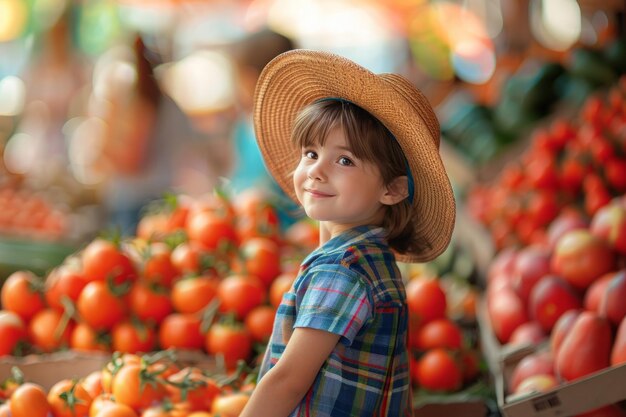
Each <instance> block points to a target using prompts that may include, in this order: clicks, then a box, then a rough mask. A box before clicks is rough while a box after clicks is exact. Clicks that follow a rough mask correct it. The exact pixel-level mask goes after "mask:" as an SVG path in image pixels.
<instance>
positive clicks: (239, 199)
mask: <svg viewBox="0 0 626 417" xmlns="http://www.w3.org/2000/svg"><path fill="white" fill-rule="evenodd" d="M233 209H234V211H235V215H236V216H237V223H236V228H237V234H238V235H239V239H240V240H241V241H242V242H243V241H245V240H248V239H250V238H253V237H264V238H268V239H271V240H273V241H274V242H277V243H278V242H279V240H280V224H279V221H278V214H277V213H276V209H275V208H274V206H273V205H272V204H271V202H270V199H269V196H268V195H267V194H266V193H265V192H264V191H261V190H260V189H255V188H248V189H246V190H244V191H242V192H240V193H238V194H237V195H236V196H235V197H234V199H233Z"/></svg>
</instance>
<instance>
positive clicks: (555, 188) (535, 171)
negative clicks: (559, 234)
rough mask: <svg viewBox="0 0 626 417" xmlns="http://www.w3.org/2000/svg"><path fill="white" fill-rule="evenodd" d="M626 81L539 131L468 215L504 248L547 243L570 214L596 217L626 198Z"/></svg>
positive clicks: (480, 189) (472, 198)
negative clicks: (548, 232) (558, 221)
mask: <svg viewBox="0 0 626 417" xmlns="http://www.w3.org/2000/svg"><path fill="white" fill-rule="evenodd" d="M625 95H626V76H623V77H622V78H621V79H620V80H619V83H618V84H616V85H615V86H613V87H612V88H611V89H610V90H609V91H608V92H607V94H606V95H602V96H600V95H596V96H592V97H590V98H588V99H587V101H586V102H585V103H584V105H583V107H582V109H581V111H580V112H579V113H578V114H577V115H576V117H572V119H571V120H565V118H559V119H556V120H554V121H553V122H552V123H551V124H550V125H549V126H545V127H539V128H537V129H536V130H535V131H534V133H533V135H532V137H531V143H530V146H529V147H528V149H527V150H526V151H525V152H524V154H523V155H522V156H521V158H519V159H518V160H515V161H512V162H509V163H508V165H507V166H505V167H504V169H503V170H502V172H501V174H500V175H499V176H498V177H497V179H496V180H495V181H493V182H492V183H490V184H480V185H477V186H476V187H474V188H472V189H471V190H470V193H469V196H468V199H467V205H468V210H469V211H470V213H471V214H472V215H473V217H474V218H476V219H477V220H478V221H479V222H481V223H482V224H483V225H485V226H486V227H487V228H488V230H489V231H490V232H491V235H492V238H493V242H494V244H495V246H496V249H502V248H504V247H507V246H512V245H519V244H522V245H526V244H531V243H538V242H545V239H546V236H545V228H546V226H547V225H548V224H549V223H550V222H551V221H552V220H553V219H554V218H555V217H556V216H557V215H558V214H559V212H560V211H561V210H562V209H563V208H564V207H568V206H569V207H575V208H576V209H577V210H579V211H580V212H581V213H584V214H585V215H587V216H592V215H593V214H594V213H595V212H596V211H597V210H598V209H599V208H600V207H602V206H604V205H606V204H607V203H608V202H609V201H610V200H611V198H613V197H615V196H618V195H621V194H623V193H624V192H626V175H624V172H626V101H625V100H624V96H625Z"/></svg>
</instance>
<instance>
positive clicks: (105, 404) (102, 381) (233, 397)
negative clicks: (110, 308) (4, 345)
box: [0, 353, 255, 417]
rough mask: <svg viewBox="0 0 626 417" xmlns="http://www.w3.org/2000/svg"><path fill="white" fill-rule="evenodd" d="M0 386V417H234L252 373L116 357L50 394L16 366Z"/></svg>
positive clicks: (169, 359)
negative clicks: (12, 373)
mask: <svg viewBox="0 0 626 417" xmlns="http://www.w3.org/2000/svg"><path fill="white" fill-rule="evenodd" d="M14 371H15V372H14V375H13V376H11V377H9V378H7V379H6V380H4V381H3V383H2V386H1V388H0V402H2V401H3V400H4V403H2V404H0V416H11V417H48V416H50V415H52V416H54V417H87V416H89V417H183V416H184V417H212V416H221V417H236V416H238V415H239V414H240V413H241V410H242V409H243V407H244V406H245V404H246V403H247V401H248V398H249V396H250V392H251V390H252V389H253V387H254V384H253V383H252V382H251V381H252V380H253V379H254V377H255V375H254V374H249V373H247V372H246V370H245V369H244V367H240V368H239V369H238V371H237V372H236V373H233V374H232V375H228V376H227V375H223V374H219V373H215V372H210V371H207V370H206V369H204V368H201V367H198V366H195V365H188V364H185V363H183V362H179V361H178V360H177V359H176V358H175V357H174V356H172V355H168V354H161V355H159V354H155V355H135V354H128V353H127V354H115V355H113V357H112V359H111V361H110V362H108V363H106V364H105V366H104V367H103V368H102V370H101V371H94V372H91V373H89V374H88V375H85V376H84V377H81V378H78V379H61V380H59V381H58V382H56V383H55V384H54V385H52V387H50V389H49V390H45V389H44V388H43V387H42V386H41V385H38V384H36V383H33V382H28V381H24V380H23V377H22V375H21V374H20V373H19V370H18V369H17V368H14Z"/></svg>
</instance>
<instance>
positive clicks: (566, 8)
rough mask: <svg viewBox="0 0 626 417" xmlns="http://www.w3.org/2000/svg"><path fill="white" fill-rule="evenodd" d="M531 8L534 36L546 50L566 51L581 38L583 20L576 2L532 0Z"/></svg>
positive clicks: (573, 0) (531, 25) (569, 0)
mask: <svg viewBox="0 0 626 417" xmlns="http://www.w3.org/2000/svg"><path fill="white" fill-rule="evenodd" d="M529 7H530V13H529V15H530V28H531V31H532V34H533V36H534V37H535V39H537V41H538V42H539V43H540V44H542V45H543V46H545V47H546V48H549V49H552V50H555V51H564V50H566V49H568V48H570V47H571V46H572V45H574V43H576V41H578V39H579V38H580V34H581V27H582V23H581V22H582V19H581V11H580V6H579V5H578V2H577V1H576V0H547V1H546V0H531V1H530V5H529Z"/></svg>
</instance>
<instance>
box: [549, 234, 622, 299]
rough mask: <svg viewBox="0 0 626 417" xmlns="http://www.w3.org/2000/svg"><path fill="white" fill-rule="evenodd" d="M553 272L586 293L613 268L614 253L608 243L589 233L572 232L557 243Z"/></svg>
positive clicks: (553, 259)
mask: <svg viewBox="0 0 626 417" xmlns="http://www.w3.org/2000/svg"><path fill="white" fill-rule="evenodd" d="M551 266H552V271H553V272H554V273H555V274H556V275H559V276H561V277H562V278H564V279H565V280H566V281H567V282H569V283H570V284H572V285H573V286H574V287H575V288H578V289H581V290H585V289H587V287H589V286H590V285H591V283H592V282H593V281H595V280H596V279H598V278H599V277H601V276H602V275H604V274H606V273H607V272H610V271H612V270H613V269H614V268H615V253H614V252H613V250H612V249H611V247H610V246H609V244H608V243H606V242H605V241H604V240H602V239H601V238H599V237H597V236H595V235H593V234H591V232H590V231H589V230H582V229H580V230H572V231H569V232H567V233H565V234H564V235H563V236H561V238H560V239H559V240H558V241H557V243H556V247H555V248H554V253H553V255H552V260H551Z"/></svg>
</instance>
